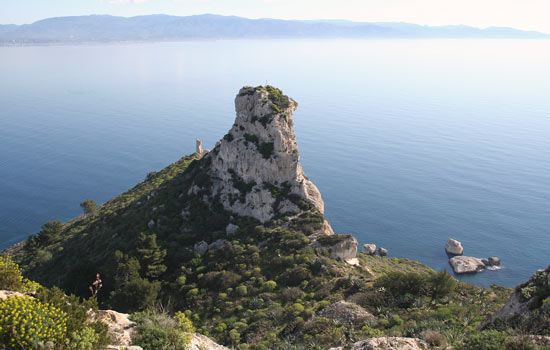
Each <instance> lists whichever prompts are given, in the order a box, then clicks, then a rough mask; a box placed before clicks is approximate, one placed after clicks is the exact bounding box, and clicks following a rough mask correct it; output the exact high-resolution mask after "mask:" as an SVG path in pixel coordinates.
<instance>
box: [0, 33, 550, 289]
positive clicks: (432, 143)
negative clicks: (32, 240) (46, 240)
mask: <svg viewBox="0 0 550 350" xmlns="http://www.w3.org/2000/svg"><path fill="white" fill-rule="evenodd" d="M266 81H267V82H268V83H269V84H271V85H275V86H278V87H280V88H282V89H283V91H284V92H285V93H287V94H288V95H289V96H291V97H293V98H294V99H295V100H297V101H298V102H299V103H300V106H299V108H298V110H297V112H296V113H295V118H294V119H295V129H296V134H297V137H298V144H299V147H300V151H301V155H302V163H303V166H304V168H305V170H306V173H307V174H308V175H309V177H310V178H311V179H312V180H313V181H314V183H316V184H317V185H318V187H319V188H320V190H321V192H322V194H323V197H324V199H325V203H326V215H327V217H328V218H329V219H330V220H331V222H332V224H333V227H334V229H335V230H336V231H337V232H340V233H353V234H355V235H356V237H358V239H359V241H360V243H361V244H363V243H368V242H374V243H376V244H378V245H379V246H383V247H386V248H388V249H389V252H390V255H391V256H398V257H409V258H412V259H417V260H420V261H422V262H424V263H426V264H428V265H430V266H432V267H433V268H435V269H442V268H448V264H447V257H446V255H445V253H444V250H443V247H444V244H445V241H446V240H447V239H448V238H449V237H454V238H456V239H458V240H461V241H462V242H463V245H464V246H465V254H466V255H472V256H479V257H487V256H495V255H496V256H499V257H501V258H502V261H503V269H502V270H500V271H485V272H483V273H480V274H478V275H476V276H469V277H467V278H462V279H463V280H468V281H471V282H474V283H477V284H480V285H490V284H492V283H497V284H501V285H507V286H513V285H515V284H517V283H519V282H521V281H524V280H526V279H527V278H528V277H529V276H530V275H531V274H532V273H533V272H534V271H535V270H536V269H538V268H542V267H546V266H547V265H548V264H550V258H549V256H550V85H549V84H550V83H549V82H550V41H543V40H538V41H537V40H511V41H507V40H474V41H471V40H293V41H283V40H281V41H277V40H271V41H206V42H185V43H162V44H136V45H120V46H118V45H105V46H60V47H23V48H0V239H1V244H0V246H1V247H6V246H8V245H10V244H12V243H15V242H17V241H20V240H22V239H24V238H25V237H26V236H27V235H28V234H29V233H31V232H37V231H38V230H39V228H40V226H41V225H42V224H43V223H44V222H45V221H47V220H52V219H61V220H67V219H70V218H72V217H74V216H76V215H78V214H79V213H80V208H79V205H78V204H79V203H80V202H81V201H82V200H84V199H86V198H93V199H95V200H96V201H98V202H103V201H105V200H107V199H109V198H110V197H112V196H114V195H116V194H118V193H120V192H122V191H124V190H126V189H128V188H130V187H132V186H133V185H134V184H136V183H137V182H139V181H141V180H142V179H143V178H144V177H145V175H146V174H147V173H148V172H149V171H152V170H159V169H161V168H163V167H164V166H166V165H167V164H169V163H171V162H173V161H175V160H177V159H179V157H181V156H182V155H185V154H189V153H192V152H193V151H194V147H195V138H196V137H200V138H201V139H202V140H203V141H204V143H205V146H206V147H208V148H211V147H212V146H213V145H214V143H215V142H216V141H217V140H218V139H219V138H221V136H222V135H224V134H225V133H226V131H227V130H228V129H229V127H230V126H231V124H232V123H233V119H234V106H233V99H234V96H235V94H236V93H237V91H238V89H239V88H240V87H241V86H243V85H259V84H265V83H266Z"/></svg>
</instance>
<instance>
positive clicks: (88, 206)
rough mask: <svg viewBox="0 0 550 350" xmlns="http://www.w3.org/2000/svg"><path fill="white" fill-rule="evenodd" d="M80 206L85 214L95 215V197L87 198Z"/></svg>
mask: <svg viewBox="0 0 550 350" xmlns="http://www.w3.org/2000/svg"><path fill="white" fill-rule="evenodd" d="M80 207H81V208H82V210H83V211H84V214H87V215H88V214H89V215H93V214H95V213H96V212H97V207H96V204H95V201H94V200H93V199H86V200H85V201H84V202H82V203H80Z"/></svg>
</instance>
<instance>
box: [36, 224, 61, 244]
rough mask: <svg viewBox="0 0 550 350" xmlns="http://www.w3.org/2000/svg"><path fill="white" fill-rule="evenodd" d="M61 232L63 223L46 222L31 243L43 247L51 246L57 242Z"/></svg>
mask: <svg viewBox="0 0 550 350" xmlns="http://www.w3.org/2000/svg"><path fill="white" fill-rule="evenodd" d="M62 231H63V223H62V222H61V221H59V220H56V221H48V222H46V223H45V224H44V225H42V230H41V231H40V232H39V233H38V234H37V235H36V238H35V239H33V243H36V244H38V245H39V246H43V247H44V246H48V245H50V244H53V243H55V242H57V241H59V239H60V238H61V232H62Z"/></svg>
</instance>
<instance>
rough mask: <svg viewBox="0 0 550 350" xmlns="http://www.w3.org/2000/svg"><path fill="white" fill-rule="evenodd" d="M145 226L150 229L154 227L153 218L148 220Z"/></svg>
mask: <svg viewBox="0 0 550 350" xmlns="http://www.w3.org/2000/svg"><path fill="white" fill-rule="evenodd" d="M147 227H149V228H150V229H152V228H153V227H155V220H153V219H151V220H149V222H148V223H147Z"/></svg>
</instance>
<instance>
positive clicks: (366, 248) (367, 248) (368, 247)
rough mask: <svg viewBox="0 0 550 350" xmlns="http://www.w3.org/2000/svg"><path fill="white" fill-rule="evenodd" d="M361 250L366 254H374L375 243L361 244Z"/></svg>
mask: <svg viewBox="0 0 550 350" xmlns="http://www.w3.org/2000/svg"><path fill="white" fill-rule="evenodd" d="M361 252H362V253H364V254H367V255H374V254H376V244H363V249H362V250H361Z"/></svg>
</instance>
